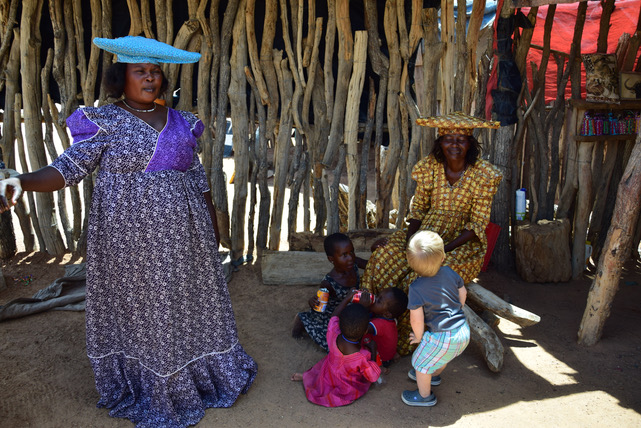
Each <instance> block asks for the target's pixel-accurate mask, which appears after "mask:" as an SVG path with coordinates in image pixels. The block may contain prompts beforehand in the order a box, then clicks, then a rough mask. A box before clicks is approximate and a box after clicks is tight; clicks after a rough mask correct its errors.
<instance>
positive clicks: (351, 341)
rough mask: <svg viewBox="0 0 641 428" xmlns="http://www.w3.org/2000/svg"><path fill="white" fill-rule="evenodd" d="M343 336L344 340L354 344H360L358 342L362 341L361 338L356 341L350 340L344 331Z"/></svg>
mask: <svg viewBox="0 0 641 428" xmlns="http://www.w3.org/2000/svg"><path fill="white" fill-rule="evenodd" d="M341 336H342V337H343V340H344V341H345V342H349V343H353V344H354V345H356V344H358V343H361V341H360V340H357V341H356V342H354V341H353V340H349V339H348V338H346V337H345V335H344V334H342V333H341Z"/></svg>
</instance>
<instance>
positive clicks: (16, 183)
mask: <svg viewBox="0 0 641 428" xmlns="http://www.w3.org/2000/svg"><path fill="white" fill-rule="evenodd" d="M63 187H65V179H64V177H63V176H62V174H60V172H59V171H58V170H57V169H55V168H53V167H51V166H45V167H44V168H40V169H39V170H37V171H34V172H28V173H26V174H20V175H18V176H17V177H12V178H8V179H6V180H1V181H0V213H2V212H5V211H7V210H9V209H10V208H11V207H12V206H14V205H15V204H16V203H17V202H18V199H19V198H20V196H21V195H22V192H23V191H25V190H26V191H31V192H54V191H56V190H60V189H62V188H63Z"/></svg>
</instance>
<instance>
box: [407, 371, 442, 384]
mask: <svg viewBox="0 0 641 428" xmlns="http://www.w3.org/2000/svg"><path fill="white" fill-rule="evenodd" d="M407 377H408V378H410V379H412V380H413V381H415V380H416V369H413V368H412V369H410V371H408V372H407ZM430 384H431V385H432V386H439V385H440V384H441V376H432V381H431V382H430Z"/></svg>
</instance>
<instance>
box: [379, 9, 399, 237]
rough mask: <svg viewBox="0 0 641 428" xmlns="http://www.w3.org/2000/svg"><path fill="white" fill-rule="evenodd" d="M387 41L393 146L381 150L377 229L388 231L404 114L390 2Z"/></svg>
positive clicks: (388, 92)
mask: <svg viewBox="0 0 641 428" xmlns="http://www.w3.org/2000/svg"><path fill="white" fill-rule="evenodd" d="M383 22H384V27H385V37H386V38H387V45H388V48H389V70H388V73H389V74H388V79H387V97H386V98H387V130H388V134H389V146H388V148H387V150H380V152H381V153H380V167H379V169H378V170H377V174H378V175H377V179H378V180H377V183H376V185H377V186H376V188H377V191H378V195H377V198H376V217H377V218H376V221H377V227H385V228H386V227H388V225H389V212H390V204H391V197H392V189H393V187H394V183H395V177H396V170H397V168H398V161H399V156H400V153H401V143H400V141H401V130H400V126H399V124H400V120H401V119H400V111H399V107H398V93H399V91H400V89H401V88H400V84H401V66H402V64H401V55H400V49H399V42H398V35H397V23H398V20H397V16H396V1H394V0H390V1H388V2H387V3H386V4H385V16H384V17H383Z"/></svg>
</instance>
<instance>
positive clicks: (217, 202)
mask: <svg viewBox="0 0 641 428" xmlns="http://www.w3.org/2000/svg"><path fill="white" fill-rule="evenodd" d="M238 2H239V0H230V1H229V2H228V3H227V8H226V9H225V15H224V18H223V24H222V26H221V28H220V35H221V36H220V56H219V58H215V59H216V62H217V63H218V64H219V66H220V70H219V72H218V76H219V80H218V94H220V95H219V96H218V98H217V105H216V114H215V130H216V134H215V140H214V150H213V157H212V168H211V196H212V199H213V201H214V206H215V207H216V217H217V219H218V230H219V231H220V243H221V245H223V246H225V247H231V238H230V235H229V207H228V203H227V183H226V180H225V175H224V173H223V150H224V149H225V131H224V130H225V129H226V128H227V101H228V98H227V97H226V96H224V95H223V94H226V93H227V92H228V90H229V82H230V80H231V76H230V73H231V67H230V44H231V38H232V37H231V36H232V29H233V24H234V20H235V17H236V11H237V10H238ZM214 3H217V2H214ZM212 6H213V3H212ZM213 31H214V30H213V27H212V32H213ZM168 34H169V32H168ZM214 46H216V43H215V44H214ZM212 68H213V66H212ZM212 73H213V71H212ZM212 108H213V107H212Z"/></svg>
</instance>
